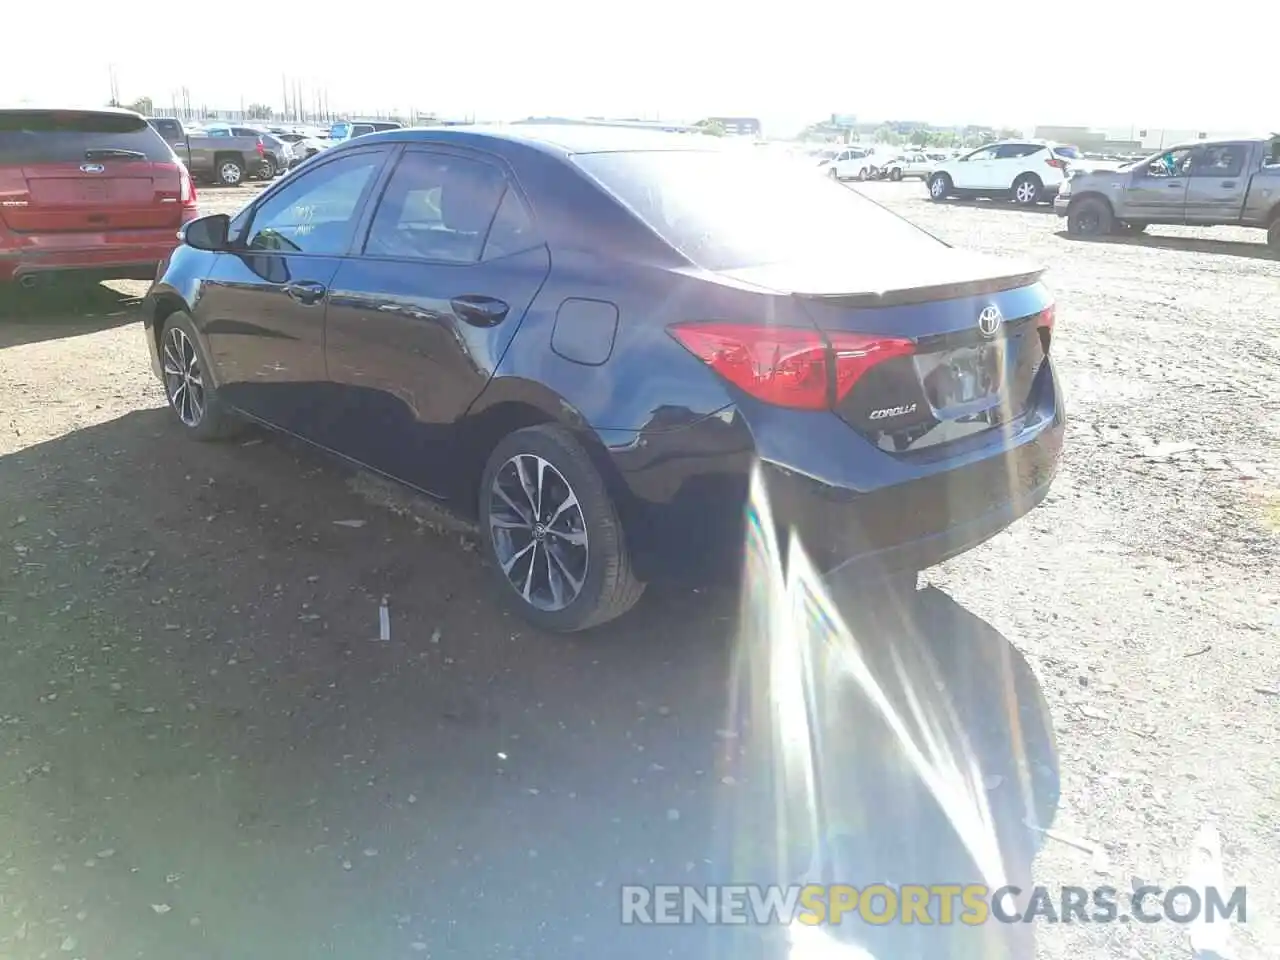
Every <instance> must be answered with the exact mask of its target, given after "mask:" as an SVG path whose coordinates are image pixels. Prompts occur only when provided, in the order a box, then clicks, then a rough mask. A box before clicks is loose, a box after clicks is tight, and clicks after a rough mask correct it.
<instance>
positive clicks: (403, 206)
mask: <svg viewBox="0 0 1280 960" xmlns="http://www.w3.org/2000/svg"><path fill="white" fill-rule="evenodd" d="M365 220H366V221H367V222H368V230H367V238H366V240H365V243H364V245H363V249H362V252H361V253H360V254H359V255H358V256H352V257H351V258H349V259H347V260H344V261H343V263H342V266H341V267H340V268H339V270H338V275H337V276H336V277H335V278H334V280H333V284H332V293H331V300H330V304H329V312H328V316H327V319H326V335H325V355H326V358H327V361H328V368H329V376H330V377H331V378H332V379H333V381H334V382H335V384H336V385H337V388H338V389H339V390H341V398H340V403H339V404H338V408H337V409H335V410H334V411H333V415H332V416H331V417H330V418H329V419H328V424H327V426H328V431H329V432H328V434H327V438H326V440H325V444H326V446H329V447H331V448H332V449H334V450H337V451H339V452H340V453H343V454H346V455H347V456H350V457H353V458H354V459H356V460H359V461H360V462H362V463H364V464H366V465H368V466H370V467H373V468H374V469H376V470H379V471H381V472H383V473H386V474H389V475H390V476H393V477H396V478H397V479H399V480H403V481H405V482H407V483H411V484H413V485H414V486H417V487H420V488H421V489H424V490H427V491H429V492H431V493H435V494H439V495H442V496H452V495H454V494H455V493H457V492H459V491H456V490H454V489H452V488H451V487H450V485H449V482H448V481H449V480H450V479H451V478H452V472H451V471H450V470H449V469H448V467H449V465H450V464H451V463H452V462H454V459H455V458H454V453H455V451H456V449H457V448H456V447H455V446H454V444H455V442H456V440H457V439H458V438H457V437H456V435H455V426H456V424H457V423H458V421H459V420H460V419H461V418H462V417H463V416H464V415H465V414H466V411H467V409H468V408H469V407H470V406H471V404H472V402H473V401H474V400H475V399H476V397H478V396H479V395H480V392H481V391H482V390H483V389H484V388H485V385H486V384H487V383H488V382H489V378H490V376H492V374H493V371H494V369H495V368H496V367H497V365H498V362H499V361H500V360H501V359H502V355H503V353H504V352H505V350H506V348H507V345H508V344H509V343H510V342H511V338H512V336H514V334H515V332H516V329H517V328H518V327H519V325H520V322H521V320H522V319H523V318H524V313H525V311H526V310H527V309H528V307H529V305H530V303H532V302H533V298H534V297H535V296H536V295H537V292H538V290H539V289H540V288H541V286H542V283H543V281H544V280H545V279H546V277H547V273H548V272H549V270H550V267H551V263H550V256H549V254H548V251H547V248H546V245H545V244H544V243H543V242H542V241H541V240H540V239H539V238H538V237H537V236H536V235H535V233H534V230H533V225H532V222H531V219H530V217H529V215H528V213H527V210H526V207H525V205H524V202H523V201H522V199H521V197H520V196H519V193H518V191H517V189H516V187H515V186H514V184H513V183H512V182H511V181H510V180H509V178H508V177H507V175H506V173H505V171H504V170H503V168H502V167H501V166H500V165H499V164H498V163H497V162H495V161H490V160H488V159H485V158H484V157H482V156H480V155H476V154H470V153H463V152H451V151H447V150H444V149H426V148H417V147H411V148H408V149H406V151H405V152H404V154H403V156H402V157H401V158H400V161H399V163H398V164H397V166H396V168H395V170H394V172H393V173H392V175H391V177H390V179H389V180H388V181H387V187H386V190H385V192H384V193H383V195H382V197H381V199H380V200H379V202H378V205H377V207H376V209H375V210H374V211H373V212H372V214H371V215H369V216H366V218H365ZM362 232H363V231H362ZM337 398H338V395H337V394H335V399H337Z"/></svg>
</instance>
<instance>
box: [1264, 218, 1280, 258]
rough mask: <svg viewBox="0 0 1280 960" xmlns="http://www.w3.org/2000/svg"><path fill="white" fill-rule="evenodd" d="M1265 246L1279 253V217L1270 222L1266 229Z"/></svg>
mask: <svg viewBox="0 0 1280 960" xmlns="http://www.w3.org/2000/svg"><path fill="white" fill-rule="evenodd" d="M1267 246H1268V247H1270V248H1271V249H1272V250H1274V251H1276V253H1280V217H1277V218H1276V219H1274V220H1272V221H1271V226H1269V227H1267Z"/></svg>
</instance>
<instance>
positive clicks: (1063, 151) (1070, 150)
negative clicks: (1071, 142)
mask: <svg viewBox="0 0 1280 960" xmlns="http://www.w3.org/2000/svg"><path fill="white" fill-rule="evenodd" d="M1053 152H1054V153H1056V154H1057V155H1058V156H1060V157H1066V158H1067V159H1068V160H1079V159H1080V151H1079V150H1077V149H1076V148H1075V147H1054V148H1053Z"/></svg>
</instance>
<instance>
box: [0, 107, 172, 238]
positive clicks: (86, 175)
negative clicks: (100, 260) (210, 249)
mask: <svg viewBox="0 0 1280 960" xmlns="http://www.w3.org/2000/svg"><path fill="white" fill-rule="evenodd" d="M181 191H182V184H181V177H180V172H179V167H178V163H177V158H176V157H175V156H174V153H173V150H172V149H170V147H169V145H168V144H167V143H165V141H164V139H163V138H162V137H161V136H160V134H159V133H157V132H156V131H155V130H153V129H152V128H151V127H150V126H149V125H148V124H147V122H146V121H145V120H143V119H142V118H141V117H138V116H136V115H132V114H127V113H106V112H103V113H95V112H92V111H49V110H12V111H0V219H2V220H3V222H4V225H5V226H6V227H8V228H9V229H10V230H12V231H13V232H15V233H41V234H44V233H49V234H57V233H68V234H70V233H88V232H93V233H103V232H110V231H115V230H143V229H153V228H167V227H173V228H175V229H176V228H177V227H179V226H181V224H182V212H183V211H182V203H181Z"/></svg>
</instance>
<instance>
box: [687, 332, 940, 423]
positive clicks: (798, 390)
mask: <svg viewBox="0 0 1280 960" xmlns="http://www.w3.org/2000/svg"><path fill="white" fill-rule="evenodd" d="M671 333H672V335H673V336H674V337H675V338H676V339H677V340H679V341H680V343H681V344H683V345H684V347H685V348H686V349H688V350H689V352H691V353H692V354H693V355H694V356H696V357H698V358H699V359H700V360H702V361H703V362H704V363H705V364H707V366H709V367H710V368H711V369H712V370H714V371H715V372H716V373H718V374H719V375H720V376H722V377H724V378H725V379H726V380H728V381H729V382H730V383H732V384H733V385H734V386H736V387H739V388H741V389H742V390H745V391H746V392H747V393H749V394H750V395H751V396H753V397H755V398H756V399H758V400H763V401H764V402H765V403H771V404H774V405H775V406H779V407H790V408H792V409H795V410H826V409H828V408H830V407H831V405H832V403H833V402H834V403H838V402H839V401H840V400H842V399H843V398H844V397H845V396H846V395H847V394H848V393H849V391H850V390H851V389H852V388H853V385H854V384H855V383H856V382H857V381H858V379H859V378H860V377H861V376H862V375H863V374H864V373H866V371H867V370H869V369H870V368H871V367H873V366H875V365H876V364H878V363H883V362H884V361H886V360H890V359H892V358H894V357H900V356H905V355H908V354H910V353H911V352H912V350H914V349H915V345H914V344H913V343H912V342H911V341H910V340H898V339H894V338H886V337H876V336H867V335H864V334H852V333H834V334H831V335H830V340H829V341H828V339H827V338H826V337H824V336H823V335H822V334H821V333H819V332H818V331H817V330H808V329H802V328H797V327H770V326H753V325H747V324H736V323H683V324H676V325H675V326H673V327H671ZM833 389H834V394H833V393H832V391H833Z"/></svg>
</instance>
